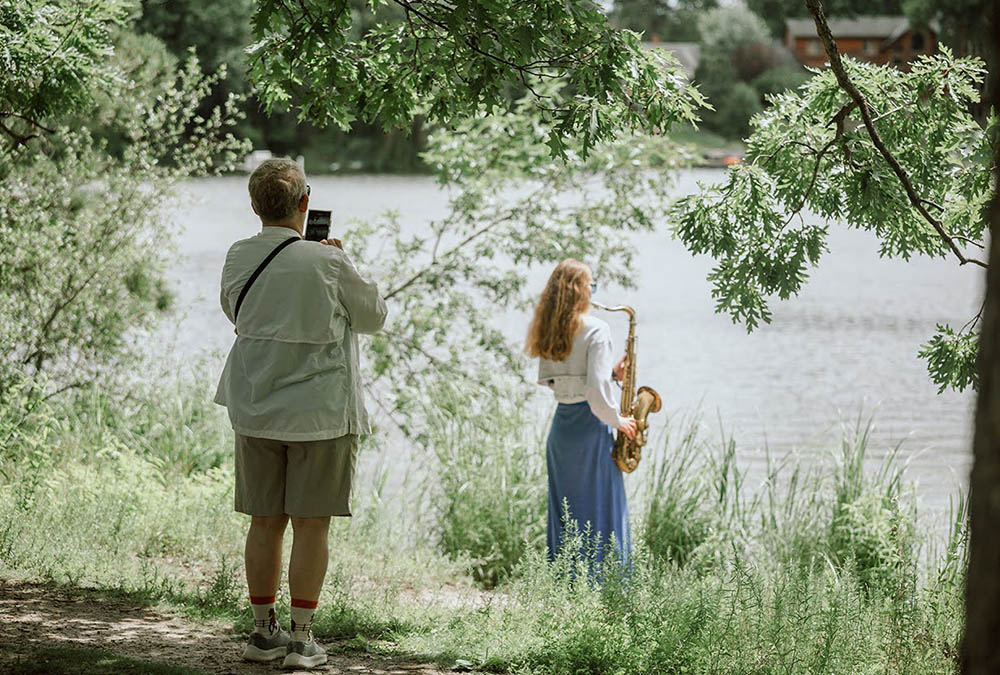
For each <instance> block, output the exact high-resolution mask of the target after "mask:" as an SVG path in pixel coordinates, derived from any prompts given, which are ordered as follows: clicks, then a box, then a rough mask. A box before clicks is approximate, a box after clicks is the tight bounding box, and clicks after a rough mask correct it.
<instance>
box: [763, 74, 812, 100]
mask: <svg viewBox="0 0 1000 675" xmlns="http://www.w3.org/2000/svg"><path fill="white" fill-rule="evenodd" d="M808 79H809V73H808V72H806V70H805V69H804V68H802V66H776V67H774V68H768V69H767V70H765V71H764V72H763V73H761V74H760V75H759V76H758V77H756V78H755V79H754V81H753V83H752V84H753V88H754V89H756V90H757V93H758V94H760V97H761V102H763V101H764V99H765V97H767V96H773V95H774V94H780V93H782V92H785V91H788V90H790V89H798V88H799V86H801V85H802V84H803V83H804V82H805V81H806V80H808Z"/></svg>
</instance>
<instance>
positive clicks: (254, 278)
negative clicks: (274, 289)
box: [233, 237, 302, 323]
mask: <svg viewBox="0 0 1000 675" xmlns="http://www.w3.org/2000/svg"><path fill="white" fill-rule="evenodd" d="M293 241H302V238H301V237H289V238H288V239H286V240H285V241H283V242H281V243H280V244H278V245H277V246H275V247H274V249H273V250H272V251H271V252H270V253H268V254H267V257H266V258H264V261H263V262H262V263H261V264H259V265H257V269H255V270H254V271H253V274H251V275H250V278H249V279H247V282H246V283H245V284H244V285H243V290H241V291H240V297H238V298H236V308H235V309H234V310H233V323H236V317H238V316H239V315H240V305H242V304H243V298H245V297H247V291H249V290H250V287H251V286H253V282H255V281H257V277H259V276H260V273H261V272H263V271H264V268H265V267H267V266H268V265H269V264H270V262H271V261H272V260H274V257H275V256H276V255H278V254H279V253H281V251H282V249H284V248H285V247H286V246H288V245H289V244H291V243H292V242H293Z"/></svg>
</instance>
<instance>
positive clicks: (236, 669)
mask: <svg viewBox="0 0 1000 675" xmlns="http://www.w3.org/2000/svg"><path fill="white" fill-rule="evenodd" d="M243 644H244V638H243V637H242V636H238V635H232V634H231V626H228V625H225V624H223V623H219V622H211V621H209V622H201V621H196V620H194V619H191V618H189V617H185V616H183V615H181V614H177V613H173V612H170V611H169V610H164V609H160V608H152V607H147V606H143V605H142V604H140V603H137V602H134V601H132V600H130V599H128V598H127V597H122V596H120V595H115V594H113V593H107V592H102V591H92V590H85V589H67V588H63V587H56V586H50V585H45V584H38V583H31V582H24V581H11V580H4V579H0V672H3V673H17V674H21V675H24V674H27V673H38V674H41V673H88V674H90V673H116V674H118V673H135V674H139V673H143V674H145V673H154V674H155V673H164V674H190V673H207V674H211V675H222V674H223V673H283V672H296V671H282V670H281V669H280V667H279V666H280V663H281V662H280V661H276V662H274V663H273V664H254V663H248V662H246V661H243V660H242V659H241V658H240V655H241V653H242V651H243ZM325 646H326V648H327V651H328V652H329V654H330V659H329V662H328V663H327V664H326V665H325V666H321V667H319V668H315V669H313V670H312V671H309V672H314V673H316V672H323V673H358V674H369V673H370V674H378V675H383V674H384V675H438V674H440V673H445V672H451V671H447V670H441V669H440V668H439V667H437V666H435V665H433V664H429V663H421V662H418V661H415V660H410V659H406V658H395V657H388V656H376V655H369V654H358V653H356V652H355V653H350V652H345V651H343V650H342V649H340V648H339V647H338V645H337V644H336V643H329V642H328V643H326V644H325ZM299 672H304V671H299Z"/></svg>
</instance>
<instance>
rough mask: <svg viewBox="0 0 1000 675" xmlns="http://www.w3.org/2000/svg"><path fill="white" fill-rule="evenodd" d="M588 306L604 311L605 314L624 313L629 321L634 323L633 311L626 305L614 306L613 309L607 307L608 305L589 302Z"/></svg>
mask: <svg viewBox="0 0 1000 675" xmlns="http://www.w3.org/2000/svg"><path fill="white" fill-rule="evenodd" d="M590 304H591V305H592V306H594V307H595V308H596V309H601V310H604V311H605V312H625V313H626V314H628V318H629V320H630V321H635V309H633V308H632V307H629V306H628V305H615V306H614V307H609V306H608V305H602V304H601V303H599V302H594V301H593V300H591V301H590Z"/></svg>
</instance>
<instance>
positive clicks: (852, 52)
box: [785, 16, 937, 70]
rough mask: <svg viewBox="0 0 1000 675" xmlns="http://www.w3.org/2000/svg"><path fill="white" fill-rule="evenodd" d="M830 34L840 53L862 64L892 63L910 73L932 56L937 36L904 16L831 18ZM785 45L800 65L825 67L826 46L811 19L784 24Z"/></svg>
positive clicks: (791, 20)
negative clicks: (917, 61)
mask: <svg viewBox="0 0 1000 675" xmlns="http://www.w3.org/2000/svg"><path fill="white" fill-rule="evenodd" d="M829 24H830V32H831V33H833V39H834V40H836V42H837V49H839V50H840V53H841V54H846V55H848V56H852V57H854V58H856V59H858V60H860V61H870V62H871V63H878V64H892V65H894V66H896V67H897V68H902V69H903V70H909V64H910V62H911V61H913V60H914V59H916V58H917V56H919V55H920V54H933V53H934V52H935V51H936V49H937V34H936V33H935V31H934V30H933V28H930V27H926V26H923V27H920V26H914V25H913V24H911V23H910V20H909V19H907V18H906V17H905V16H859V17H856V18H854V19H835V18H831V19H829ZM785 46H787V47H788V48H789V49H790V50H792V52H793V53H794V54H795V57H796V58H797V59H798V60H799V63H801V64H803V65H806V66H822V65H824V64H825V63H826V62H827V58H826V52H825V51H824V50H823V43H822V42H821V41H820V39H819V36H818V35H816V24H814V23H813V20H812V19H811V18H810V19H787V20H786V21H785Z"/></svg>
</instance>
